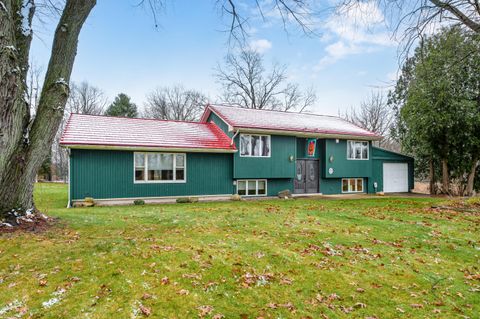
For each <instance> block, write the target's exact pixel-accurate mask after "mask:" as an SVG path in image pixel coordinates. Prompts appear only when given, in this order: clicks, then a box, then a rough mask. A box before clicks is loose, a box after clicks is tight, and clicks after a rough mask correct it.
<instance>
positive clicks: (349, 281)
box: [0, 184, 480, 319]
mask: <svg viewBox="0 0 480 319" xmlns="http://www.w3.org/2000/svg"><path fill="white" fill-rule="evenodd" d="M35 195H36V202H37V205H38V207H39V208H40V209H41V210H43V211H44V212H45V213H46V214H48V215H50V216H55V217H58V218H59V219H60V223H59V224H58V225H57V226H55V227H54V228H53V229H51V230H49V231H47V232H44V233H39V234H32V233H17V234H4V235H2V236H1V237H0V318H1V317H13V316H15V315H17V316H18V317H24V318H28V317H32V318H136V317H138V318H142V317H146V316H149V317H150V318H198V317H205V318H215V319H218V318H222V315H223V316H224V317H225V318H260V317H263V318H322V316H323V318H327V317H328V318H367V317H368V318H427V317H428V318H465V317H470V318H478V316H479V315H478V314H479V313H480V292H479V291H480V269H479V266H478V265H479V264H480V258H479V256H480V242H479V241H480V214H477V213H457V212H454V211H448V210H442V211H436V210H432V209H430V208H429V207H430V206H431V205H432V204H439V201H440V199H431V198H387V197H384V198H382V197H375V198H370V199H358V200H318V199H317V200H315V199H298V200H288V201H282V200H267V201H255V202H250V201H247V202H229V203H196V204H172V205H145V206H124V207H94V208H75V209H65V208H64V206H65V204H66V201H67V194H66V187H65V186H64V185H54V184H38V185H37V186H36V189H35Z"/></svg>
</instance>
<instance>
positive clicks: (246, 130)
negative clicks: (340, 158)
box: [233, 127, 383, 141]
mask: <svg viewBox="0 0 480 319" xmlns="http://www.w3.org/2000/svg"><path fill="white" fill-rule="evenodd" d="M233 131H235V132H237V131H238V132H240V133H260V134H269V135H289V136H296V137H313V138H335V139H336V138H338V139H349V140H369V141H379V140H381V139H382V138H383V137H382V136H378V135H352V134H347V133H334V132H331V133H330V132H325V133H323V132H302V131H290V130H268V129H261V128H252V127H233Z"/></svg>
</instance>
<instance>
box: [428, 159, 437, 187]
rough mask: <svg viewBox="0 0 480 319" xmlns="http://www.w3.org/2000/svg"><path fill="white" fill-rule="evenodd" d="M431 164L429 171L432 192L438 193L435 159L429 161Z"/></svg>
mask: <svg viewBox="0 0 480 319" xmlns="http://www.w3.org/2000/svg"><path fill="white" fill-rule="evenodd" d="M428 164H429V173H428V175H429V176H428V177H429V179H430V194H431V195H435V194H436V193H437V189H436V187H435V166H434V165H433V159H430V160H429V161H428Z"/></svg>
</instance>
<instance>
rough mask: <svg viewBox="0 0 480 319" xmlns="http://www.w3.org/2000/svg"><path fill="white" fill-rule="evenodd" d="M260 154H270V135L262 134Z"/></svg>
mask: <svg viewBox="0 0 480 319" xmlns="http://www.w3.org/2000/svg"><path fill="white" fill-rule="evenodd" d="M261 139H262V154H261V155H262V156H267V157H268V156H270V136H262V137H261Z"/></svg>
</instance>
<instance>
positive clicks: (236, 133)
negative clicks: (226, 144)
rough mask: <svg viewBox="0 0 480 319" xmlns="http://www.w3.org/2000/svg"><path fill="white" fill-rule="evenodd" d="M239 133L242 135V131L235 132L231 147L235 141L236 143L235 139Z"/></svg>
mask: <svg viewBox="0 0 480 319" xmlns="http://www.w3.org/2000/svg"><path fill="white" fill-rule="evenodd" d="M238 133H240V131H239V130H237V131H236V132H235V134H233V136H232V140H231V141H230V146H232V145H233V143H234V141H235V137H237V135H238Z"/></svg>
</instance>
